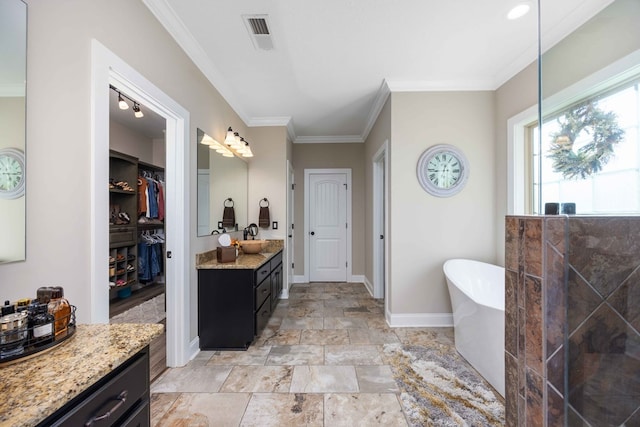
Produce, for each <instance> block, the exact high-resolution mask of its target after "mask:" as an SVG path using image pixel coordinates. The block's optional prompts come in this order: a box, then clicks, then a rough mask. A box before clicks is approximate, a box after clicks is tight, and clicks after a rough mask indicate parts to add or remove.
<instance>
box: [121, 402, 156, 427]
mask: <svg viewBox="0 0 640 427" xmlns="http://www.w3.org/2000/svg"><path fill="white" fill-rule="evenodd" d="M150 420H151V409H150V407H149V400H144V401H142V402H140V404H139V405H138V407H137V408H136V409H135V410H134V411H133V413H132V414H131V415H129V416H128V417H127V419H126V420H124V422H123V423H122V427H149V426H150V424H151V421H150Z"/></svg>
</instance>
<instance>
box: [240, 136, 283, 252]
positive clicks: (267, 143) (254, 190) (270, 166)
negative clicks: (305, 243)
mask: <svg viewBox="0 0 640 427" xmlns="http://www.w3.org/2000/svg"><path fill="white" fill-rule="evenodd" d="M246 139H247V141H249V143H250V144H251V151H252V152H253V155H254V157H251V158H250V159H249V197H248V201H247V203H248V206H249V209H248V218H249V223H255V224H258V218H259V213H260V200H262V199H263V198H267V200H269V216H270V219H271V222H273V221H278V229H277V230H273V229H271V228H269V229H264V228H260V229H259V230H260V231H259V233H258V237H259V238H261V239H284V238H285V236H286V233H287V227H286V220H287V217H286V214H287V129H286V128H285V127H284V126H274V127H254V128H251V129H249V131H248V134H247V138H246Z"/></svg>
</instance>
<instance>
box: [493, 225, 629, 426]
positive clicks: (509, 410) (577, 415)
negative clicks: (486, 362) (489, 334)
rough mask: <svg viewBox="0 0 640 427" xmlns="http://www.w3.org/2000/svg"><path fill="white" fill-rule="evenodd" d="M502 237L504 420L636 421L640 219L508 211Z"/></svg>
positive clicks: (512, 423) (544, 422)
mask: <svg viewBox="0 0 640 427" xmlns="http://www.w3.org/2000/svg"><path fill="white" fill-rule="evenodd" d="M505 235H506V248H505V269H506V272H505V278H506V293H505V295H506V296H505V298H506V304H505V316H506V319H505V320H506V322H505V324H506V335H505V363H506V366H505V367H506V370H505V371H506V395H505V399H506V418H507V419H506V421H507V426H562V425H565V421H566V423H567V424H566V425H569V426H598V427H599V426H620V425H623V424H625V425H627V426H636V425H640V334H639V333H638V332H639V331H640V269H639V266H640V217H580V216H575V217H574V216H572V217H565V216H528V217H515V216H509V217H507V218H506V233H505ZM565 278H566V279H565ZM565 333H566V334H567V335H566V336H565ZM565 339H568V344H567V343H566V342H565ZM567 356H568V357H567ZM565 358H566V359H567V360H568V366H565ZM565 372H566V374H567V376H566V377H565ZM565 382H566V383H565ZM567 390H568V391H567ZM565 396H568V400H567V401H566V402H565ZM565 404H566V405H565Z"/></svg>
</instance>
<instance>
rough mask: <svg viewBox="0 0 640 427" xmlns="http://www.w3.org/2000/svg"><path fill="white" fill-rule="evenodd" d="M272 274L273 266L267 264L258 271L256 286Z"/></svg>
mask: <svg viewBox="0 0 640 427" xmlns="http://www.w3.org/2000/svg"><path fill="white" fill-rule="evenodd" d="M269 273H271V265H270V264H269V263H266V264H265V265H263V266H262V267H260V268H259V269H257V270H256V285H259V284H260V283H261V282H262V281H263V280H264V279H265V278H266V277H267V276H268V275H269Z"/></svg>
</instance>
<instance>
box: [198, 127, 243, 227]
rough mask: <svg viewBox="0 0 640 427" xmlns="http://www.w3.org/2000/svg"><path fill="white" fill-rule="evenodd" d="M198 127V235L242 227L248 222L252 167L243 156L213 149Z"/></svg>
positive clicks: (208, 137)
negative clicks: (222, 152)
mask: <svg viewBox="0 0 640 427" xmlns="http://www.w3.org/2000/svg"><path fill="white" fill-rule="evenodd" d="M211 141H213V138H211V137H210V136H209V135H207V134H206V133H204V131H202V130H200V129H198V137H197V145H198V147H197V150H198V227H197V230H198V236H207V235H209V234H211V233H212V232H214V230H217V231H218V232H223V230H225V231H234V230H242V229H244V228H245V227H246V226H247V225H248V224H247V190H248V166H247V163H246V162H245V161H244V160H242V159H241V158H239V157H236V156H231V157H225V156H223V155H222V154H221V153H218V152H216V150H215V149H212V148H211V147H212V145H211V144H210V142H211Z"/></svg>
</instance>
